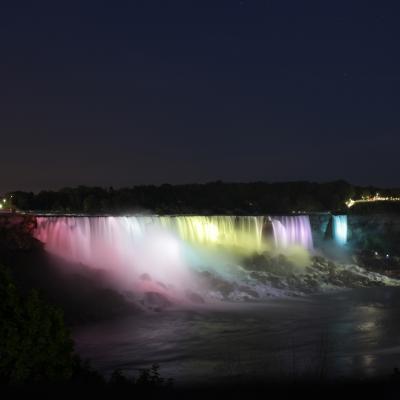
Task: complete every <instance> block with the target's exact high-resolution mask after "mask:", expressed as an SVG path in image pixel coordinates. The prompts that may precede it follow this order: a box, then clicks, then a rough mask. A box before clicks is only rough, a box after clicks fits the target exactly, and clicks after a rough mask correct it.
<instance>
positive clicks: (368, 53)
mask: <svg viewBox="0 0 400 400" xmlns="http://www.w3.org/2000/svg"><path fill="white" fill-rule="evenodd" d="M399 3H400V2H398V1H392V2H387V1H367V0H364V1H360V2H355V1H350V0H347V1H336V0H335V1H322V0H319V1H315V2H309V1H301V0H293V1H285V0H276V1H267V0H264V1H256V0H242V1H240V0H238V1H236V0H230V1H219V0H212V1H208V0H203V1H195V0H193V1H191V0H184V1H174V0H170V1H169V0H160V1H153V0H142V1H135V0H130V1H117V0H113V1H108V2H105V1H93V2H89V1H83V0H82V1H80V2H76V3H74V2H73V1H68V2H63V1H52V2H49V3H44V2H41V1H30V2H26V3H23V2H20V1H8V2H2V5H1V6H0V54H1V58H0V77H1V78H0V85H1V87H0V132H1V139H0V146H1V157H0V192H4V191H7V190H14V189H29V190H39V189H45V188H60V187H63V186H67V185H72V186H75V185H78V184H86V185H101V186H109V185H112V186H114V187H119V186H125V185H134V184H142V183H155V184H159V183H164V182H169V183H188V182H205V181H212V180H218V179H221V180H225V181H254V180H266V181H281V180H313V181H326V180H334V179H339V178H343V179H346V180H348V181H350V182H352V183H356V184H376V185H383V186H400V176H399V167H398V165H399V161H398V151H399V148H400V120H399V118H400V97H399V95H400V49H399V45H400V22H399V21H400V4H399Z"/></svg>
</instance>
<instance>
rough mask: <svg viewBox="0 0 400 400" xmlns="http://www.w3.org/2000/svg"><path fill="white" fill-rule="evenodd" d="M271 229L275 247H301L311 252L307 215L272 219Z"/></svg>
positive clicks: (311, 241)
mask: <svg viewBox="0 0 400 400" xmlns="http://www.w3.org/2000/svg"><path fill="white" fill-rule="evenodd" d="M271 222H272V227H273V231H274V239H275V245H276V247H278V248H280V249H282V248H283V249H284V248H287V247H289V246H295V245H297V246H301V247H304V248H306V249H309V250H311V249H312V248H313V239H312V233H311V226H310V219H309V217H308V215H299V216H294V217H272V218H271Z"/></svg>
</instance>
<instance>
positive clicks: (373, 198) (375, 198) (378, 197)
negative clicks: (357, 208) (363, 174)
mask: <svg viewBox="0 0 400 400" xmlns="http://www.w3.org/2000/svg"><path fill="white" fill-rule="evenodd" d="M375 201H400V197H393V196H386V197H384V196H381V195H380V194H379V193H376V194H375V195H374V196H363V197H362V198H361V199H358V200H353V199H349V200H347V201H346V206H347V207H348V208H350V207H353V206H354V205H355V204H358V203H372V202H375Z"/></svg>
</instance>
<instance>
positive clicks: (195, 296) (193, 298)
mask: <svg viewBox="0 0 400 400" xmlns="http://www.w3.org/2000/svg"><path fill="white" fill-rule="evenodd" d="M185 295H186V297H187V298H188V299H189V300H190V301H191V302H192V303H196V304H204V303H205V300H204V299H203V297H201V296H200V295H199V294H198V293H195V292H192V291H190V290H186V292H185Z"/></svg>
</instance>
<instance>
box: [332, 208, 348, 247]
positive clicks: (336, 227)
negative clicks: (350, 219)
mask: <svg viewBox="0 0 400 400" xmlns="http://www.w3.org/2000/svg"><path fill="white" fill-rule="evenodd" d="M332 218H333V227H332V230H333V238H334V240H335V241H336V243H337V244H339V245H341V246H343V245H345V244H346V243H347V215H333V216H332Z"/></svg>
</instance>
